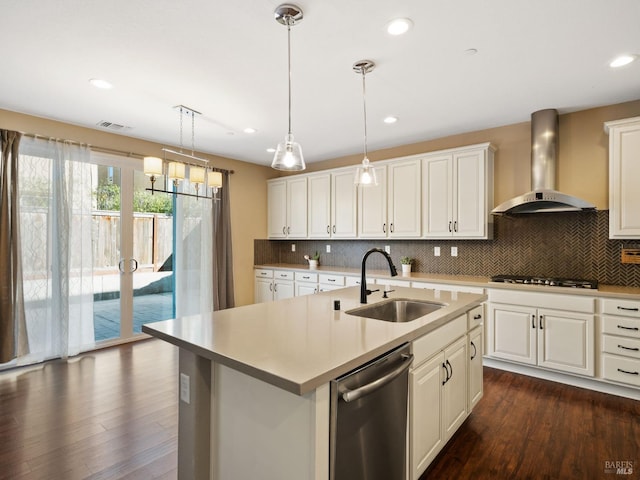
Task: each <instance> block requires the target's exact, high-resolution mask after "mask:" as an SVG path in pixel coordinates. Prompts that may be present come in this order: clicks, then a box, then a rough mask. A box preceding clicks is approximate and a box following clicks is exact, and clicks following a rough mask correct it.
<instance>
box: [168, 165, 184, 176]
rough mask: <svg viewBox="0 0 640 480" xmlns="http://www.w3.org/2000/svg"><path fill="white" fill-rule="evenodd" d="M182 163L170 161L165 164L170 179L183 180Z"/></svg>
mask: <svg viewBox="0 0 640 480" xmlns="http://www.w3.org/2000/svg"><path fill="white" fill-rule="evenodd" d="M184 171H185V168H184V163H180V162H170V163H169V165H168V166H167V176H168V177H169V178H170V179H171V180H184Z"/></svg>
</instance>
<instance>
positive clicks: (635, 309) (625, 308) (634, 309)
mask: <svg viewBox="0 0 640 480" xmlns="http://www.w3.org/2000/svg"><path fill="white" fill-rule="evenodd" d="M616 308H617V309H618V310H627V311H628V312H637V311H638V307H635V308H629V307H620V306H617V307H616Z"/></svg>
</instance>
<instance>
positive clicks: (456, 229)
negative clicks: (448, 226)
mask: <svg viewBox="0 0 640 480" xmlns="http://www.w3.org/2000/svg"><path fill="white" fill-rule="evenodd" d="M453 231H454V232H457V231H458V221H457V220H456V221H455V222H453Z"/></svg>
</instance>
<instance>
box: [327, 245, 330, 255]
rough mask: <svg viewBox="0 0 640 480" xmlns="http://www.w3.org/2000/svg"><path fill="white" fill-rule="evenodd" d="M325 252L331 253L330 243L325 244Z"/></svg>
mask: <svg viewBox="0 0 640 480" xmlns="http://www.w3.org/2000/svg"><path fill="white" fill-rule="evenodd" d="M327 253H331V245H327Z"/></svg>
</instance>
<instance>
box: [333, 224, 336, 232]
mask: <svg viewBox="0 0 640 480" xmlns="http://www.w3.org/2000/svg"><path fill="white" fill-rule="evenodd" d="M333 233H336V226H335V225H334V226H333Z"/></svg>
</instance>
